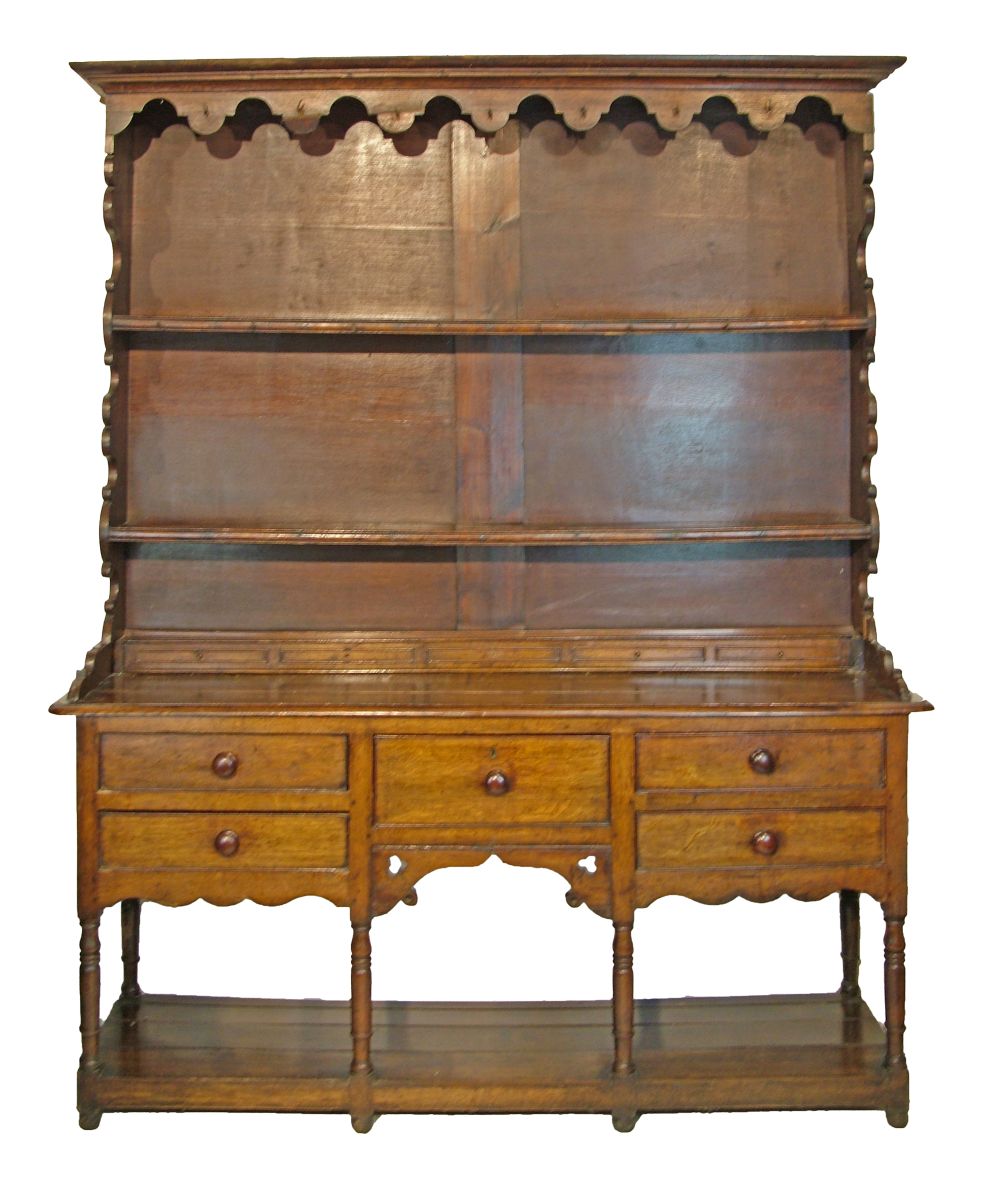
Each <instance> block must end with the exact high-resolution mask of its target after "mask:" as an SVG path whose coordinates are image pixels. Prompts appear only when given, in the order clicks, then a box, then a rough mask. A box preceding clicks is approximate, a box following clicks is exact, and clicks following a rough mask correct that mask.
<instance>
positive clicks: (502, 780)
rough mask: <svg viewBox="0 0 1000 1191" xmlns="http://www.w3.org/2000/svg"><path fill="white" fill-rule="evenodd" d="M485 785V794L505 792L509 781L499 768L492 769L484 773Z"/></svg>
mask: <svg viewBox="0 0 1000 1191" xmlns="http://www.w3.org/2000/svg"><path fill="white" fill-rule="evenodd" d="M483 785H484V786H485V787H486V793H487V794H506V793H507V791H508V790H509V789H510V781H509V779H508V777H507V775H506V774H505V773H503V772H501V770H499V769H492V770H490V772H489V773H488V774H487V775H486V779H485V781H484V782H483Z"/></svg>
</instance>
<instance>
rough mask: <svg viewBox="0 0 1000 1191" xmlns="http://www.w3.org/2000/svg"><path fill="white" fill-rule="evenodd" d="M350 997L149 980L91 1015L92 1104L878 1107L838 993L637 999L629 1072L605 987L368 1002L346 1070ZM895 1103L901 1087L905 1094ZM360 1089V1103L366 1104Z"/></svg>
mask: <svg viewBox="0 0 1000 1191" xmlns="http://www.w3.org/2000/svg"><path fill="white" fill-rule="evenodd" d="M349 1018H350V1008H349V1005H348V1004H347V1003H340V1002H327V1001H273V1000H236V999H226V998H211V997H181V996H150V995H146V994H143V996H142V997H141V998H140V1000H139V1002H138V1007H137V1009H136V1011H135V1015H134V1022H133V1023H132V1024H130V1023H129V1020H128V1014H127V1013H126V1011H125V1010H124V1008H123V1005H122V1004H121V1003H120V1002H119V1003H118V1004H117V1005H115V1007H114V1009H113V1010H112V1012H111V1014H110V1016H109V1017H108V1020H107V1021H106V1022H105V1023H104V1025H103V1026H102V1029H101V1040H100V1041H101V1045H100V1061H101V1071H100V1074H98V1075H97V1076H92V1077H85V1078H84V1080H83V1082H82V1084H81V1097H82V1099H83V1100H85V1101H86V1103H87V1105H88V1106H91V1107H92V1108H93V1109H95V1110H97V1111H100V1110H108V1111H126V1110H143V1109H144V1110H178V1111H179V1110H229V1111H265V1112H266V1111H271V1112H273V1111H298V1112H351V1113H352V1115H355V1116H357V1115H358V1114H359V1113H363V1112H365V1111H367V1112H368V1113H372V1112H374V1113H381V1112H448V1113H456V1112H613V1113H616V1114H619V1116H621V1115H625V1116H627V1114H628V1113H630V1112H631V1113H638V1112H678V1111H706V1110H712V1109H723V1110H751V1109H796V1108H799V1109H801V1108H882V1109H885V1108H888V1107H890V1105H892V1104H899V1103H900V1097H901V1093H902V1094H903V1095H905V1086H904V1087H903V1088H901V1087H900V1079H905V1074H906V1073H905V1070H903V1071H901V1072H898V1073H896V1075H895V1076H894V1077H893V1078H892V1079H890V1078H889V1076H888V1075H887V1073H886V1071H885V1069H884V1068H883V1061H884V1055H885V1034H884V1031H883V1029H882V1027H881V1026H880V1025H879V1023H878V1022H877V1021H876V1020H875V1018H874V1017H873V1015H872V1013H871V1011H870V1010H869V1009H868V1007H867V1006H866V1005H865V1004H863V1003H861V1002H856V1003H854V1004H853V1005H845V1003H844V1002H843V1001H842V1000H841V998H840V996H839V995H838V994H832V995H806V996H768V997H726V998H721V997H720V998H685V999H683V1000H656V1001H639V1002H637V1003H636V1015H635V1023H636V1025H635V1074H634V1075H632V1076H627V1077H618V1078H616V1077H613V1076H612V1074H611V1038H612V1035H611V1008H610V1004H609V1003H607V1002H603V1001H601V1002H588V1001H581V1002H535V1003H507V1004H487V1003H479V1002H473V1003H464V1004H443V1003H428V1002H421V1003H407V1002H389V1003H383V1004H376V1005H375V1008H374V1035H373V1054H372V1059H373V1065H374V1075H373V1076H372V1077H371V1078H370V1080H369V1079H366V1078H364V1077H353V1078H352V1077H350V1076H349V1075H348V1067H349V1063H350V1055H351V1036H350V1021H349ZM903 1102H904V1103H905V1099H904V1101H903ZM359 1105H360V1106H361V1107H359Z"/></svg>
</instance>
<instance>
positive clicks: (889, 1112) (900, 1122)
mask: <svg viewBox="0 0 1000 1191" xmlns="http://www.w3.org/2000/svg"><path fill="white" fill-rule="evenodd" d="M885 1119H886V1120H887V1121H888V1122H889V1124H890V1125H891V1126H892V1127H893V1129H905V1128H906V1124H907V1122H908V1121H909V1119H910V1110H909V1109H908V1108H888V1109H886V1113H885Z"/></svg>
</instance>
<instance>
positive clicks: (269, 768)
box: [101, 732, 347, 793]
mask: <svg viewBox="0 0 1000 1191" xmlns="http://www.w3.org/2000/svg"><path fill="white" fill-rule="evenodd" d="M346 784H347V740H346V738H345V737H343V736H326V735H323V734H321V733H305V732H302V733H296V732H288V733H284V732H283V733H280V734H278V733H264V732H204V733H202V732H190V733H180V732H155V733H154V732H105V733H104V734H103V735H102V736H101V787H102V788H103V789H105V790H208V791H218V792H220V793H221V792H238V791H240V790H343V789H344V787H345V786H346Z"/></svg>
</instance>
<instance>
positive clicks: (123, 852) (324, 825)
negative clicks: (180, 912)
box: [101, 811, 347, 870]
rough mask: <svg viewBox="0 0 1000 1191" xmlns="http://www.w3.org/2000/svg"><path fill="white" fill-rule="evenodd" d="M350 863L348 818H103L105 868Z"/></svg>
mask: <svg viewBox="0 0 1000 1191" xmlns="http://www.w3.org/2000/svg"><path fill="white" fill-rule="evenodd" d="M346 863H347V816H346V815H335V814H315V815H313V814H272V815H252V814H239V813H236V814H226V813H225V812H219V813H217V814H200V813H184V812H182V813H166V814H161V813H159V812H155V811H152V812H151V811H125V812H116V811H111V812H106V813H105V814H103V815H101V867H102V868H105V869H114V868H118V869H121V868H128V869H226V868H229V869H234V870H237V869H242V868H253V869H269V868H273V869H290V868H309V869H316V868H319V869H328V868H342V867H343V866H344V865H346Z"/></svg>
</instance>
